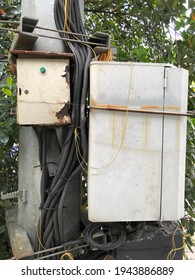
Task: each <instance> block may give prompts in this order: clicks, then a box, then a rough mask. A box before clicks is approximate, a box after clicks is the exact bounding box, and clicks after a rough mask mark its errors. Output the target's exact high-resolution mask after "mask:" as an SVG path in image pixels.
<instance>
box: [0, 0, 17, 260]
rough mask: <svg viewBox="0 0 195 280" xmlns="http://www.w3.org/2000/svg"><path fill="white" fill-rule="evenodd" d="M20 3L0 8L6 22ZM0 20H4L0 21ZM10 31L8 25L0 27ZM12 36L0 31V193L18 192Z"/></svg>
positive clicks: (0, 241) (1, 222)
mask: <svg viewBox="0 0 195 280" xmlns="http://www.w3.org/2000/svg"><path fill="white" fill-rule="evenodd" d="M20 2H21V1H18V0H17V1H16V0H15V1H10V0H7V1H4V2H3V3H2V4H0V9H2V10H3V11H4V12H5V16H6V18H7V19H8V17H9V20H13V21H15V20H18V19H19V16H20ZM1 19H2V20H3V19H4V17H2V18H1ZM1 26H2V27H6V28H12V27H13V26H12V25H10V24H8V23H6V24H5V23H0V27H1ZM13 36H14V34H13V33H11V32H8V33H5V32H4V31H1V30H0V192H1V191H4V192H11V191H15V190H17V181H18V147H17V145H16V144H17V143H18V126H17V124H16V117H15V107H16V81H15V77H13V76H12V75H11V74H10V71H9V67H8V64H7V56H8V53H9V49H10V45H11V42H12V39H13ZM11 205H12V203H11V202H10V201H2V200H0V259H7V258H9V256H10V254H11V250H10V245H9V239H8V233H7V229H6V225H5V217H4V214H5V213H4V209H5V208H7V207H9V206H11Z"/></svg>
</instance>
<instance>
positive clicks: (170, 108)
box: [165, 106, 181, 111]
mask: <svg viewBox="0 0 195 280" xmlns="http://www.w3.org/2000/svg"><path fill="white" fill-rule="evenodd" d="M165 109H166V110H175V111H181V107H179V106H167V107H165Z"/></svg>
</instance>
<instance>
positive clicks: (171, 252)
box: [167, 227, 191, 260]
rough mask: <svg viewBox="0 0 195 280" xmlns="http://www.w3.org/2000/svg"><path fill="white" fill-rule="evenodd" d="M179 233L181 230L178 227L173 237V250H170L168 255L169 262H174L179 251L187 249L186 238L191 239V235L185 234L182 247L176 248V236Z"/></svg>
mask: <svg viewBox="0 0 195 280" xmlns="http://www.w3.org/2000/svg"><path fill="white" fill-rule="evenodd" d="M177 231H180V228H178V227H176V229H175V231H174V233H173V236H172V249H171V250H170V252H169V253H168V255H167V260H173V259H174V257H175V255H176V253H177V251H179V250H182V249H185V247H186V238H187V237H191V235H190V234H185V235H184V236H183V245H182V246H181V247H178V248H176V244H175V235H176V232H177ZM184 255H185V250H184Z"/></svg>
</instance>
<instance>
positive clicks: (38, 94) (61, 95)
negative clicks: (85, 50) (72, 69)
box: [17, 58, 70, 125]
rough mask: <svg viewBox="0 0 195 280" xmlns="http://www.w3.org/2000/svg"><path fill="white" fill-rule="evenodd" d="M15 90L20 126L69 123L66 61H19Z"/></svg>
mask: <svg viewBox="0 0 195 280" xmlns="http://www.w3.org/2000/svg"><path fill="white" fill-rule="evenodd" d="M17 88H18V90H17V91H18V92H17V121H18V123H19V124H20V125H61V124H69V123H70V116H69V105H70V85H69V60H68V59H62V58H61V59H56V58H52V59H45V58H44V59H43V58H41V59H40V58H19V59H18V60H17Z"/></svg>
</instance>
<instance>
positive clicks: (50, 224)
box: [37, 0, 92, 250]
mask: <svg viewBox="0 0 195 280" xmlns="http://www.w3.org/2000/svg"><path fill="white" fill-rule="evenodd" d="M66 1H68V0H56V1H55V4H54V18H55V23H56V27H57V29H59V30H64V25H65V16H67V26H68V31H71V32H75V33H82V34H84V33H85V30H84V26H83V22H82V19H81V14H80V7H79V1H78V0H71V1H70V0H69V1H68V4H69V8H68V11H67V12H68V14H67V15H65V13H64V10H65V9H64V7H65V4H66ZM60 36H61V37H65V36H67V35H66V34H64V33H60ZM74 39H75V38H74ZM78 39H79V40H83V41H84V40H85V39H84V38H83V37H82V35H81V36H79V37H78ZM66 44H67V46H68V48H69V50H71V52H72V53H73V54H74V68H73V73H71V76H72V79H71V85H70V88H71V105H72V106H71V119H72V123H71V125H70V126H69V131H68V136H67V140H66V143H65V144H64V146H63V149H62V152H61V156H60V160H59V164H58V168H57V172H56V175H55V177H54V179H53V181H52V183H51V186H50V188H49V192H48V195H47V196H46V197H45V196H44V195H43V196H42V202H41V207H40V208H41V215H40V219H39V223H38V229H37V233H38V246H39V247H38V248H37V249H38V250H39V249H44V248H46V249H47V248H52V247H56V246H58V245H60V244H63V243H65V242H66V241H67V240H64V226H65V225H64V221H63V206H64V202H65V200H66V197H67V192H68V189H69V187H70V184H71V182H72V180H73V179H74V178H75V176H78V174H79V173H80V172H81V164H80V163H79V161H78V158H77V151H76V146H75V128H77V134H78V145H79V149H80V151H81V153H82V160H83V162H86V161H87V146H88V145H87V125H86V112H85V110H86V97H87V94H88V84H89V73H88V72H89V64H90V61H91V59H92V50H91V48H90V47H89V46H87V45H83V44H79V43H70V42H69V43H66ZM43 182H44V180H43ZM43 185H44V184H43V183H42V188H44V186H43Z"/></svg>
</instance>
